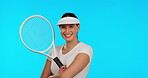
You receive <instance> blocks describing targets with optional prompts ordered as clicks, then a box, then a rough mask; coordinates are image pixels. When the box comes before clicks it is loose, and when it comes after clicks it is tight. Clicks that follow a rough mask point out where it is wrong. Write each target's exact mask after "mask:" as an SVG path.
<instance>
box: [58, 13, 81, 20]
mask: <svg viewBox="0 0 148 78" xmlns="http://www.w3.org/2000/svg"><path fill="white" fill-rule="evenodd" d="M64 17H74V18H77V19H78V17H77V16H76V15H75V14H73V13H65V14H63V16H62V17H61V18H64Z"/></svg>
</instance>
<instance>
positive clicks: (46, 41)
mask: <svg viewBox="0 0 148 78" xmlns="http://www.w3.org/2000/svg"><path fill="white" fill-rule="evenodd" d="M22 38H23V40H24V42H25V44H26V45H27V46H28V47H29V48H31V49H33V50H36V51H43V50H45V49H47V48H48V47H49V46H50V45H51V44H52V39H53V38H52V28H51V27H50V24H49V23H48V22H47V21H46V20H44V19H43V18H40V17H34V18H31V19H29V20H28V21H27V22H26V23H25V24H24V26H23V29H22Z"/></svg>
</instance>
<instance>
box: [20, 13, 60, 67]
mask: <svg viewBox="0 0 148 78" xmlns="http://www.w3.org/2000/svg"><path fill="white" fill-rule="evenodd" d="M19 33H20V39H21V41H22V43H23V44H24V46H25V47H26V48H27V49H29V50H30V51H33V52H36V53H40V54H43V55H46V56H48V57H49V58H50V59H52V60H54V62H55V63H56V64H57V65H58V67H59V68H61V67H62V66H63V64H62V63H61V61H60V60H59V59H58V57H57V54H56V49H55V43H54V40H55V34H54V29H53V26H52V25H51V23H50V22H49V21H48V20H47V19H46V18H45V17H43V16H40V15H33V16H30V17H28V18H27V19H26V20H25V21H24V22H23V23H22V24H21V27H20V32H19ZM52 48H53V50H52V51H53V54H52V56H50V55H49V54H46V53H45V52H47V51H48V50H51V49H52Z"/></svg>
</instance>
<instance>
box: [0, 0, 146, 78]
mask: <svg viewBox="0 0 148 78" xmlns="http://www.w3.org/2000/svg"><path fill="white" fill-rule="evenodd" d="M65 12H72V13H75V14H76V15H77V16H78V17H79V19H80V21H81V29H80V31H79V40H80V41H81V42H84V43H86V44H89V45H90V46H92V47H93V49H94V53H93V60H92V63H91V67H90V71H89V74H88V77H87V78H148V0H1V1H0V78H39V77H40V75H41V72H42V69H43V67H44V64H45V60H46V57H45V56H43V55H40V54H35V53H33V52H30V51H29V50H28V49H26V48H25V47H24V46H23V44H22V43H21V41H20V38H19V27H20V25H21V23H22V22H23V21H24V20H25V19H26V18H27V17H29V16H31V15H42V16H44V17H46V18H47V19H48V20H49V21H50V22H51V23H52V24H53V25H54V28H55V31H56V45H62V44H64V43H65V42H64V40H63V39H62V37H61V36H60V32H59V28H58V27H56V26H55V25H56V23H57V21H58V20H59V18H60V17H61V15H62V14H63V13H65Z"/></svg>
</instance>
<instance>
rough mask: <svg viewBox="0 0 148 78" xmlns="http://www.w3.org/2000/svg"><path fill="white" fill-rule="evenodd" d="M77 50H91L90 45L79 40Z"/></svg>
mask: <svg viewBox="0 0 148 78" xmlns="http://www.w3.org/2000/svg"><path fill="white" fill-rule="evenodd" d="M79 50H80V51H82V50H85V51H87V50H90V51H93V49H92V47H91V46H90V45H87V44H85V43H82V42H80V45H79Z"/></svg>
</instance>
